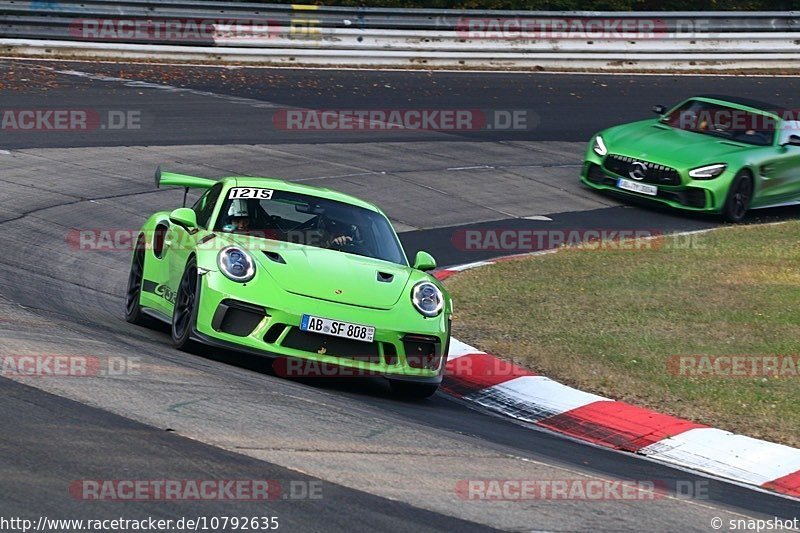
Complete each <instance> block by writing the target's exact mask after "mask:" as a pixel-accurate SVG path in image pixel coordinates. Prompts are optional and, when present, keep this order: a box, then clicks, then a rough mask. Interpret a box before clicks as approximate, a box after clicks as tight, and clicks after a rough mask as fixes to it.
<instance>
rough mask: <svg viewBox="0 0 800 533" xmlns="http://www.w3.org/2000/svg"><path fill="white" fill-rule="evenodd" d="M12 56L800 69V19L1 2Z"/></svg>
mask: <svg viewBox="0 0 800 533" xmlns="http://www.w3.org/2000/svg"><path fill="white" fill-rule="evenodd" d="M0 52H2V53H6V54H15V55H26V56H27V55H38V56H60V57H64V56H93V57H128V58H136V59H159V58H160V59H168V60H223V61H242V62H268V63H290V64H301V63H302V64H317V65H319V64H324V65H344V64H346V65H355V64H363V65H391V66H398V65H428V66H457V67H461V66H467V67H512V68H513V67H523V68H535V67H541V68H562V69H571V68H574V69H583V68H605V69H631V68H634V69H636V68H640V69H660V68H669V69H680V68H691V69H719V68H793V69H796V68H798V67H800V12H719V13H696V12H635V13H632V12H552V11H548V12H533V11H481V10H440V9H389V8H348V7H317V6H296V5H287V4H255V3H243V2H241V3H240V2H219V1H188V0H164V1H159V2H154V1H151V0H121V1H110V0H83V1H81V2H23V1H14V0H11V1H8V0H5V1H4V0H0Z"/></svg>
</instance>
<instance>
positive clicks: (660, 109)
mask: <svg viewBox="0 0 800 533" xmlns="http://www.w3.org/2000/svg"><path fill="white" fill-rule="evenodd" d="M650 109H651V110H652V111H653V113H655V114H656V115H663V114H664V113H666V112H667V108H666V107H665V106H663V105H654V106H653V107H651V108H650Z"/></svg>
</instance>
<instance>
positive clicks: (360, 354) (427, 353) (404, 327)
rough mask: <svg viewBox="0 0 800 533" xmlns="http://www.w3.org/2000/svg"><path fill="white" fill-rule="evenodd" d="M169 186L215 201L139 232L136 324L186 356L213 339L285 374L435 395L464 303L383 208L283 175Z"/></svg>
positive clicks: (133, 305) (156, 218)
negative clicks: (364, 379)
mask: <svg viewBox="0 0 800 533" xmlns="http://www.w3.org/2000/svg"><path fill="white" fill-rule="evenodd" d="M164 185H169V186H177V187H184V188H186V191H187V192H188V190H189V188H194V187H196V188H201V189H205V192H204V193H203V194H202V196H200V198H199V199H198V200H197V202H196V203H195V204H194V206H192V207H191V208H187V207H181V208H178V209H175V210H174V211H172V212H166V211H165V212H159V213H155V214H154V215H152V216H151V217H150V218H148V219H147V222H145V224H144V225H143V226H142V228H141V230H140V231H139V234H138V238H137V240H136V243H135V246H134V251H133V260H132V262H131V270H130V276H129V281H128V290H127V297H126V318H127V320H128V321H129V322H132V323H135V324H140V325H146V324H147V323H148V321H149V320H150V319H152V318H156V319H159V320H162V321H164V322H166V323H168V324H169V325H170V327H171V335H172V341H173V344H174V345H175V346H176V347H177V348H179V349H184V348H186V347H187V345H188V344H190V343H191V342H200V343H203V344H207V345H211V346H216V347H222V348H230V349H234V350H238V351H242V352H247V353H251V354H255V355H266V356H272V357H277V358H278V359H276V361H277V360H282V361H283V362H284V366H283V369H284V371H286V369H287V368H288V369H289V371H288V372H285V374H283V375H290V376H296V377H308V376H319V375H347V376H352V375H380V376H383V377H386V378H388V379H389V382H390V384H391V387H392V389H393V391H394V392H396V393H398V394H401V395H406V396H416V397H426V396H430V395H431V394H433V393H434V392H435V391H436V389H437V387H438V386H439V383H440V382H441V380H442V375H443V370H444V364H445V360H446V354H447V350H448V345H449V341H450V321H451V317H452V301H451V299H450V297H449V296H448V294H447V293H446V291H445V290H444V288H443V287H442V285H441V284H440V282H439V281H437V280H436V279H435V278H434V277H433V276H432V275H430V274H429V273H428V271H430V270H432V269H434V268H435V267H436V263H435V261H434V259H433V258H432V257H431V256H430V255H429V254H428V253H426V252H418V253H417V255H416V259H415V262H414V264H413V266H412V265H409V263H408V260H407V259H406V255H405V252H404V251H403V248H402V246H401V244H400V241H399V239H398V237H397V234H396V233H395V231H394V229H393V228H392V225H391V223H390V222H389V220H388V219H387V218H386V216H385V215H384V214H383V213H382V212H381V210H380V209H378V208H377V207H375V206H374V205H372V204H370V203H367V202H365V201H362V200H359V199H357V198H354V197H352V196H348V195H346V194H342V193H338V192H335V191H332V190H329V189H322V188H317V187H310V186H306V185H298V184H294V183H289V182H286V181H282V180H278V179H271V178H252V177H230V178H224V179H221V180H219V181H217V180H212V179H206V178H199V177H194V176H186V175H182V174H174V173H167V172H164V173H162V172H161V170H160V169H158V170H157V171H156V187H159V186H164ZM184 203H185V202H184ZM286 361H289V362H290V363H291V364H289V365H288V366H287V364H286ZM298 362H299V363H302V364H300V365H298V364H296V363H298ZM314 365H322V366H323V367H324V368H326V369H330V368H334V369H339V370H342V372H339V373H333V374H331V373H330V372H329V370H326V371H325V372H324V373H320V372H318V370H319V368H320V367H317V366H314ZM273 366H275V364H274V363H273ZM314 370H317V372H315V371H314Z"/></svg>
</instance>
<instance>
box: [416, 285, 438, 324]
mask: <svg viewBox="0 0 800 533" xmlns="http://www.w3.org/2000/svg"><path fill="white" fill-rule="evenodd" d="M411 302H412V303H413V304H414V307H416V309H417V311H419V312H420V314H422V315H424V316H427V317H433V316H436V315H438V314H439V313H441V312H442V307H444V295H443V294H442V291H440V290H439V287H437V286H436V285H434V284H433V283H431V282H430V281H421V282H419V283H417V284H416V285H414V288H413V289H411Z"/></svg>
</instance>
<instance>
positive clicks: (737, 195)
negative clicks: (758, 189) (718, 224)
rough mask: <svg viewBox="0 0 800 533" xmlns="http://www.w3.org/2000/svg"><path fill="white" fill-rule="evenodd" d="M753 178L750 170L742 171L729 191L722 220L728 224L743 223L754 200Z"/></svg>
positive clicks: (723, 207)
mask: <svg viewBox="0 0 800 533" xmlns="http://www.w3.org/2000/svg"><path fill="white" fill-rule="evenodd" d="M753 187H754V183H753V176H752V175H751V174H750V171H748V170H740V171H739V172H738V173H737V174H736V176H734V178H733V181H732V182H731V186H730V189H728V197H727V198H726V199H725V205H723V206H722V218H724V219H725V220H726V221H728V222H734V223H736V222H741V221H742V219H744V217H745V215H746V214H747V210H748V208H749V207H750V202H751V201H752V199H753Z"/></svg>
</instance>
